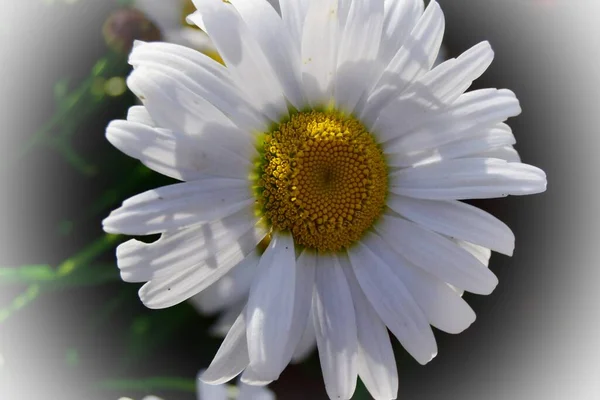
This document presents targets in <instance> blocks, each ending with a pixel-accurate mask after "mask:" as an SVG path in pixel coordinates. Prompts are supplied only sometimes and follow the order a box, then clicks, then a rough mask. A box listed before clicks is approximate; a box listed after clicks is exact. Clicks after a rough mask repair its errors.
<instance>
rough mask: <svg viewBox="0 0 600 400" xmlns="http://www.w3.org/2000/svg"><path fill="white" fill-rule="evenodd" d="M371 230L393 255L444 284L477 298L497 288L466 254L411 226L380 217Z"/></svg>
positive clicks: (495, 281)
mask: <svg viewBox="0 0 600 400" xmlns="http://www.w3.org/2000/svg"><path fill="white" fill-rule="evenodd" d="M375 230H376V231H377V232H378V233H379V234H380V235H381V237H382V238H383V239H384V240H385V241H386V242H387V243H388V244H389V245H390V246H391V247H392V248H393V250H394V251H395V252H396V253H398V254H401V255H402V256H404V257H406V259H407V260H409V261H410V262H412V263H413V264H415V265H417V266H419V267H421V268H423V269H424V270H425V271H427V272H429V273H431V274H433V275H435V276H437V277H438V278H440V279H442V280H443V281H445V282H448V283H450V284H452V285H455V286H457V287H460V288H462V289H465V290H468V291H469V292H472V293H477V294H490V293H491V292H492V291H493V290H494V288H495V287H496V285H497V284H498V279H497V278H496V276H495V275H494V274H493V273H492V272H491V271H490V270H489V269H487V268H484V267H483V265H481V263H480V262H479V261H478V260H477V259H476V258H474V257H473V256H472V255H471V254H469V253H468V252H467V251H465V250H463V249H462V248H460V247H459V246H457V245H456V244H455V243H453V242H452V241H451V240H450V239H448V238H445V237H443V236H441V235H438V234H437V233H434V232H431V231H429V230H427V229H425V228H423V227H421V226H419V225H417V224H415V223H413V222H410V221H406V220H404V219H402V218H396V217H392V216H390V215H383V216H382V217H381V219H380V221H379V222H378V224H377V225H376V227H375Z"/></svg>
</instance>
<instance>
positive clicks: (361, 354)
mask: <svg viewBox="0 0 600 400" xmlns="http://www.w3.org/2000/svg"><path fill="white" fill-rule="evenodd" d="M340 262H341V263H342V267H343V269H344V272H345V274H346V279H347V280H348V286H349V287H350V292H351V293H352V300H353V302H354V310H355V311H356V326H357V332H358V375H359V376H360V379H361V380H362V381H363V383H364V384H365V386H366V388H367V389H368V391H369V393H370V394H371V396H373V398H374V399H375V400H389V399H395V398H396V396H397V394H398V369H397V368H396V360H395V358H394V350H393V349H392V344H391V342H390V336H389V335H388V331H387V328H386V326H385V324H384V323H383V322H382V321H381V318H379V316H378V315H377V312H376V311H375V310H374V309H373V307H372V306H371V304H370V303H369V301H368V300H367V298H366V297H365V294H364V293H363V291H362V289H361V288H360V286H359V284H358V282H357V280H356V277H355V276H354V272H353V271H352V266H351V265H350V261H349V260H348V259H347V257H346V256H344V257H343V258H341V259H340Z"/></svg>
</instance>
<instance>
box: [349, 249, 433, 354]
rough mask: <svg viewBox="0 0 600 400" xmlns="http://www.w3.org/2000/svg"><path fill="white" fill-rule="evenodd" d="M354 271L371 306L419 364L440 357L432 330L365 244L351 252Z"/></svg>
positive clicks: (409, 295) (402, 285) (396, 280)
mask: <svg viewBox="0 0 600 400" xmlns="http://www.w3.org/2000/svg"><path fill="white" fill-rule="evenodd" d="M348 255H349V257H350V262H351V264H352V270H353V271H354V274H355V275H356V278H357V280H358V283H359V284H360V287H361V289H362V291H363V292H364V294H365V296H366V297H367V299H368V300H369V302H370V303H371V306H372V307H373V308H374V309H375V310H376V311H377V314H379V317H380V318H381V320H382V321H383V322H384V323H385V324H386V325H387V327H388V328H389V329H390V331H392V333H393V334H394V336H396V338H398V340H399V341H400V343H402V346H404V348H405V349H406V351H408V353H410V355H411V356H413V357H414V358H415V360H417V362H419V363H420V364H427V363H428V362H429V361H431V360H432V359H433V358H434V357H435V356H436V354H437V345H436V343H435V338H434V336H433V332H432V331H431V327H430V326H429V323H428V322H427V319H426V318H425V315H423V312H422V311H421V309H420V308H419V306H418V305H417V303H416V302H415V300H414V299H413V297H412V296H411V294H410V293H409V291H408V289H406V286H405V285H404V283H402V281H401V280H400V279H399V278H398V277H397V276H396V275H395V274H394V273H393V272H392V271H391V270H390V268H389V267H388V266H387V265H385V263H383V261H381V260H380V259H379V258H378V257H377V256H375V254H373V252H372V251H371V250H369V248H368V247H366V245H365V244H363V243H361V242H359V243H357V244H356V245H355V246H354V247H352V248H351V249H350V250H349V251H348Z"/></svg>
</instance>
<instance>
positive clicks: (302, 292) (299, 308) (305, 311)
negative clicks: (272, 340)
mask: <svg viewBox="0 0 600 400" xmlns="http://www.w3.org/2000/svg"><path fill="white" fill-rule="evenodd" d="M316 257H317V255H316V254H315V253H313V252H311V251H306V250H305V251H303V252H302V254H300V257H298V260H296V288H295V291H294V294H295V298H294V313H293V316H292V327H291V330H290V337H289V341H288V345H287V351H286V357H285V360H286V363H289V362H290V360H291V359H292V357H293V356H294V354H295V353H296V352H297V351H298V347H299V344H300V343H301V340H302V336H303V334H304V332H305V331H306V329H307V326H308V327H309V328H310V329H311V330H312V331H313V332H314V328H313V326H312V320H310V322H309V319H308V318H309V314H310V309H311V302H312V295H313V289H314V286H315V266H316V263H317V259H316ZM313 337H314V335H313Z"/></svg>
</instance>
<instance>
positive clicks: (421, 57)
mask: <svg viewBox="0 0 600 400" xmlns="http://www.w3.org/2000/svg"><path fill="white" fill-rule="evenodd" d="M444 24H445V22H444V14H443V13H442V10H441V9H440V6H439V5H438V4H437V2H435V0H432V1H431V2H430V3H429V5H428V6H427V9H426V10H425V12H424V13H423V15H422V16H421V18H420V19H419V22H418V23H417V25H416V26H415V28H414V29H413V30H412V32H411V33H410V36H409V37H408V38H407V39H406V41H405V43H404V45H403V46H402V48H401V49H400V50H399V51H398V53H396V55H395V56H394V58H393V59H392V61H390V63H389V65H388V66H387V67H386V68H385V70H384V71H383V73H382V75H381V77H380V78H379V80H378V81H377V83H376V84H375V86H374V87H373V90H372V91H371V94H370V96H369V97H368V99H367V102H366V105H365V107H364V109H363V110H362V111H361V114H360V119H361V121H363V122H364V123H365V124H366V125H367V126H369V127H370V126H372V125H373V123H374V122H375V120H376V119H377V117H378V116H379V113H380V112H381V110H382V109H383V108H385V107H386V106H387V105H388V104H389V103H390V101H391V100H393V99H394V98H395V97H397V96H398V95H400V94H401V93H402V91H403V90H404V89H406V87H407V86H408V85H409V84H410V83H411V82H413V81H414V80H415V79H418V78H419V77H420V76H422V75H423V74H425V73H426V72H427V71H429V70H430V68H431V67H432V66H433V63H434V62H435V59H436V57H437V54H438V51H439V48H440V45H441V43H442V37H443V34H444Z"/></svg>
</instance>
